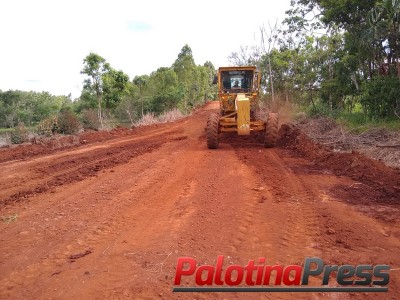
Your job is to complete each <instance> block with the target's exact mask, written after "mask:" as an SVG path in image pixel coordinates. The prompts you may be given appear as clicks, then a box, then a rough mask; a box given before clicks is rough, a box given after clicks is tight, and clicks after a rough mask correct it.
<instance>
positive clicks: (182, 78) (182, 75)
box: [172, 44, 196, 109]
mask: <svg viewBox="0 0 400 300" xmlns="http://www.w3.org/2000/svg"><path fill="white" fill-rule="evenodd" d="M195 68H196V64H195V63H194V59H193V53H192V49H191V48H190V47H189V46H188V45H187V44H186V45H185V46H183V47H182V49H181V52H180V53H179V54H178V58H177V59H176V60H175V62H174V63H173V65H172V69H173V71H174V72H175V73H176V75H177V79H178V82H179V83H180V84H181V87H182V88H183V90H184V96H183V101H184V104H183V105H184V109H187V108H188V102H189V101H190V100H193V99H190V98H191V97H192V96H193V93H194V92H195V91H194V89H196V86H195V85H193V83H194V76H195V74H194V73H195V72H196V71H195Z"/></svg>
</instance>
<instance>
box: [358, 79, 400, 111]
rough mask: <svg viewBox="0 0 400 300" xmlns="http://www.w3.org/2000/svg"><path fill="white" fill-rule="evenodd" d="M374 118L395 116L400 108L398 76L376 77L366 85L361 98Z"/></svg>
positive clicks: (399, 82) (399, 81)
mask: <svg viewBox="0 0 400 300" xmlns="http://www.w3.org/2000/svg"><path fill="white" fill-rule="evenodd" d="M360 102H361V104H362V105H363V107H364V108H365V110H366V113H367V115H368V116H369V117H370V118H372V119H377V118H385V117H394V116H395V111H396V109H399V108H400V80H399V78H397V77H382V76H381V77H375V78H373V79H371V80H370V81H368V82H367V83H366V84H365V86H364V91H363V94H362V95H361V99H360Z"/></svg>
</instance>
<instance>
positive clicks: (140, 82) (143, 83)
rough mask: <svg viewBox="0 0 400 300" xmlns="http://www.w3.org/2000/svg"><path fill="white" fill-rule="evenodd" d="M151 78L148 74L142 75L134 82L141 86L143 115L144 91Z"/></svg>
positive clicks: (142, 109)
mask: <svg viewBox="0 0 400 300" xmlns="http://www.w3.org/2000/svg"><path fill="white" fill-rule="evenodd" d="M148 80H149V76H148V75H141V76H136V77H135V78H134V79H133V84H134V85H136V86H137V87H139V98H140V104H141V113H142V114H141V116H142V117H143V115H144V103H143V102H144V92H145V89H146V87H147V84H148Z"/></svg>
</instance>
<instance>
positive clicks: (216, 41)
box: [0, 0, 290, 97]
mask: <svg viewBox="0 0 400 300" xmlns="http://www.w3.org/2000/svg"><path fill="white" fill-rule="evenodd" d="M289 2H290V1H289V0H284V1H278V2H277V1H274V2H272V1H265V0H247V1H238V0H231V1H226V0H220V1H211V0H203V1H183V0H182V1H179V0H169V1H162V0H159V1H156V0H147V1H129V0H127V1H123V0H114V1H83V0H82V1H71V0H70V1H61V0H60V1H45V0H35V1H31V0H14V1H1V2H0V11H1V12H2V18H0V38H1V41H2V43H1V48H0V89H2V90H7V89H21V90H37V91H41V90H45V91H49V92H51V93H53V94H69V93H72V95H73V97H77V96H79V94H80V89H81V87H82V81H83V76H82V75H80V70H81V69H82V61H83V58H84V57H85V56H86V55H87V54H89V52H90V51H93V52H95V53H98V54H99V55H101V56H103V57H104V58H105V59H106V60H107V61H108V62H109V63H110V64H111V66H113V67H114V68H116V69H121V70H123V71H124V72H125V73H127V74H128V75H129V76H130V77H134V76H135V75H140V74H149V73H150V72H152V71H155V70H156V69H157V68H158V67H162V66H170V65H172V63H173V62H174V60H175V59H176V57H177V55H178V53H179V52H180V50H181V48H182V47H183V46H184V45H185V44H188V45H189V46H190V47H191V48H192V51H193V55H194V58H195V61H196V63H197V64H203V63H204V62H205V61H206V60H210V61H211V62H212V63H213V64H214V66H215V67H218V66H222V65H227V64H228V61H227V57H228V55H229V54H230V53H231V52H233V51H236V50H237V49H238V48H239V47H240V45H250V44H254V43H255V41H254V33H255V32H258V30H259V27H260V26H261V25H262V24H266V23H267V22H268V21H270V22H272V23H274V22H275V21H276V19H277V18H279V20H280V21H281V20H282V19H283V18H284V12H285V10H287V9H288V8H289Z"/></svg>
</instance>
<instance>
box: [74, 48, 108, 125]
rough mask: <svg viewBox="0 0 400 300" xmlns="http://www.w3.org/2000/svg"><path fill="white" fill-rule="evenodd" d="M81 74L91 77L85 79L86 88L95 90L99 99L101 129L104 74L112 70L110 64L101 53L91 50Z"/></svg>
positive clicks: (98, 109)
mask: <svg viewBox="0 0 400 300" xmlns="http://www.w3.org/2000/svg"><path fill="white" fill-rule="evenodd" d="M83 65H84V66H83V69H82V71H81V74H85V75H87V76H88V77H89V78H88V79H86V80H85V81H84V88H86V89H89V90H92V91H94V93H95V95H96V99H97V116H98V118H99V122H100V126H101V129H103V115H102V98H103V75H104V74H105V73H106V72H108V71H109V70H110V65H109V64H108V63H107V62H106V60H105V59H104V58H103V57H101V56H100V55H98V54H96V53H93V52H91V53H90V54H89V55H88V56H86V57H85V58H84V60H83Z"/></svg>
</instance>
